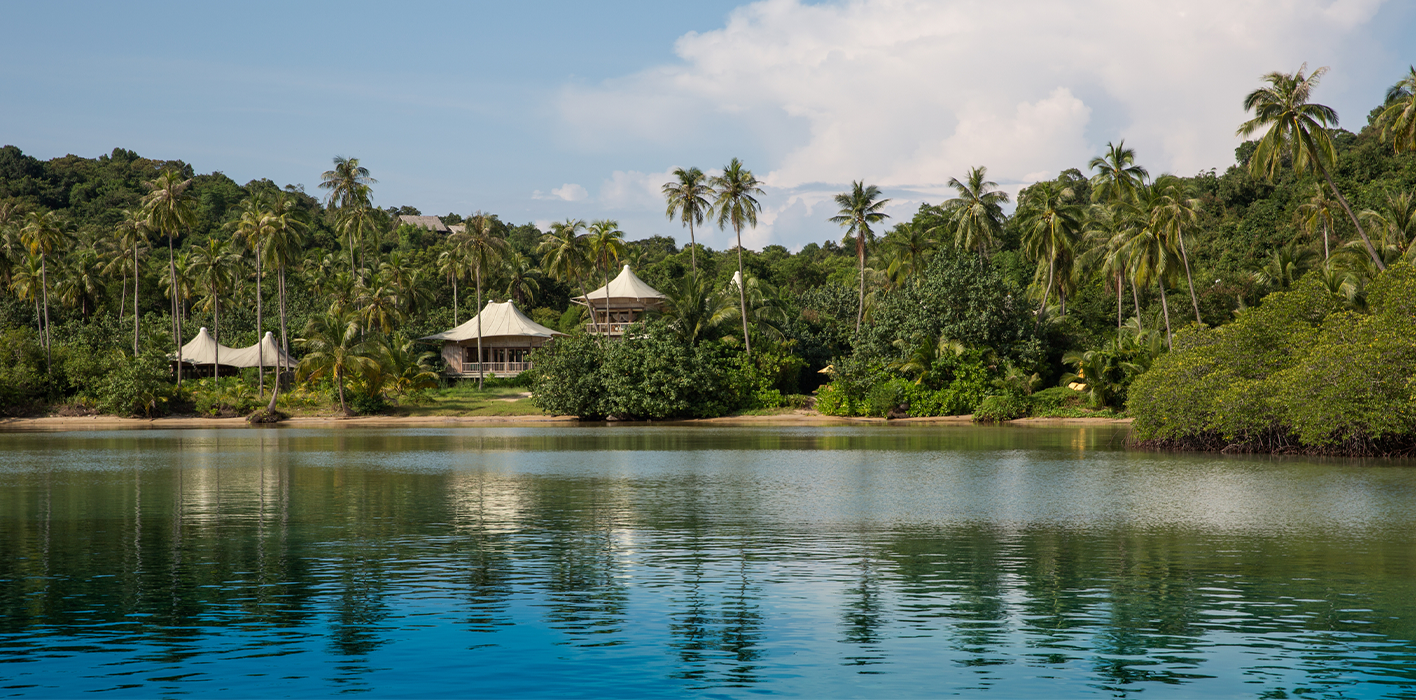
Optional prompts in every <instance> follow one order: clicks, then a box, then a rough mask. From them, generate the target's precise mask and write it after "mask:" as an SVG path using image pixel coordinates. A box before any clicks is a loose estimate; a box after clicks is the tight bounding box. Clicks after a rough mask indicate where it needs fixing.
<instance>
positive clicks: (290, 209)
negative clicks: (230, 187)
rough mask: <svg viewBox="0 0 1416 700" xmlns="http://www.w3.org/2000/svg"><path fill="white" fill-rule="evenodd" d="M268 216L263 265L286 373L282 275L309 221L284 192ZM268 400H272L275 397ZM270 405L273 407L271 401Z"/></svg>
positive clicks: (273, 202) (278, 383)
mask: <svg viewBox="0 0 1416 700" xmlns="http://www.w3.org/2000/svg"><path fill="white" fill-rule="evenodd" d="M268 216H269V221H270V232H269V234H268V240H267V242H266V246H265V251H266V258H267V260H266V261H265V262H264V263H263V264H269V265H272V266H274V267H275V279H276V291H277V292H278V296H279V297H280V349H281V352H282V353H284V355H283V356H282V358H281V359H280V363H281V367H280V372H286V371H289V370H290V369H291V368H290V367H288V366H286V365H285V360H284V359H283V357H284V356H288V355H289V354H290V344H289V341H288V339H287V333H286V317H287V315H286V308H285V274H286V270H287V269H288V268H289V267H290V263H291V262H292V261H294V260H295V259H296V257H297V256H298V255H299V254H300V248H301V244H302V242H303V237H304V231H305V228H306V227H307V226H308V224H306V222H305V221H304V218H303V215H302V213H301V210H300V208H299V205H298V203H297V202H296V201H295V199H294V198H293V197H291V196H290V195H289V194H287V193H285V192H277V193H276V194H275V198H274V199H272V200H271V202H270V209H269V210H268ZM279 387H280V380H279V377H278V376H277V378H276V388H277V389H279ZM271 400H272V401H274V397H272V399H271ZM271 407H272V409H273V408H274V404H272V406H271Z"/></svg>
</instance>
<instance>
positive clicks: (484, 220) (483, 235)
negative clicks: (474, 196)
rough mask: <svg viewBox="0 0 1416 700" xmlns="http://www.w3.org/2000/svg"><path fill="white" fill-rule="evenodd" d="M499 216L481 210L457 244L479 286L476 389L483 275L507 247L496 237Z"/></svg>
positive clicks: (479, 377) (479, 370)
mask: <svg viewBox="0 0 1416 700" xmlns="http://www.w3.org/2000/svg"><path fill="white" fill-rule="evenodd" d="M496 223H497V222H496V218H495V217H493V216H490V215H488V214H483V213H482V212H477V213H476V214H473V215H472V218H470V219H468V220H467V228H466V229H465V230H464V231H463V232H462V233H460V234H455V235H456V236H457V246H458V247H459V248H461V249H462V251H463V254H464V255H466V256H467V260H468V262H469V263H470V266H471V268H472V278H473V280H474V281H475V282H476V285H477V389H478V390H480V389H481V388H482V380H483V378H484V376H485V373H484V372H483V370H482V367H483V364H484V363H483V362H482V275H483V273H484V272H485V271H487V270H489V269H491V268H492V267H494V266H495V265H496V264H497V263H498V262H500V260H501V256H502V253H503V252H504V251H505V250H506V240H505V239H502V238H500V237H499V236H497V227H496Z"/></svg>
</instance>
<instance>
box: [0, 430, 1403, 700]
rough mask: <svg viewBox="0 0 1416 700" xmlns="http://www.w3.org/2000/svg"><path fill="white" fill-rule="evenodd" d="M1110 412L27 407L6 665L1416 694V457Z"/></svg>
mask: <svg viewBox="0 0 1416 700" xmlns="http://www.w3.org/2000/svg"><path fill="white" fill-rule="evenodd" d="M1121 439H1122V436H1121V434H1120V433H1118V432H1115V431H1114V430H1113V429H1110V428H1100V429H1099V428H1091V427H1088V428H1055V429H1054V428H994V427H977V428H976V427H962V426H960V427H952V426H948V427H941V426H859V427H855V426H852V427H829V428H820V427H817V428H726V427H723V428H719V427H701V426H695V427H691V428H686V427H668V426H635V427H603V426H598V427H563V428H544V427H542V428H455V429H427V430H409V429H400V430H369V429H360V430H338V429H332V430H294V429H279V428H273V429H250V430H212V431H195V430H192V431H115V432H85V433H4V434H0V523H2V524H3V526H0V695H19V696H32V697H33V696H38V697H78V696H83V697H130V696H136V697H153V696H159V695H160V696H176V695H194V696H200V697H211V696H242V697H249V696H253V695H260V696H269V697H279V696H312V695H329V694H335V693H344V692H367V693H371V694H375V695H396V696H434V695H446V696H457V697H464V696H487V697H507V696H539V697H576V696H592V697H601V696H637V697H677V696H683V695H694V696H706V697H743V696H750V695H759V694H777V695H795V696H830V697H849V696H868V697H900V696H930V697H933V696H940V695H948V694H961V695H969V696H980V695H981V696H989V697H999V698H1003V697H1018V696H1047V697H1077V696H1081V697H1120V696H1124V697H1142V698H1153V697H1195V696H1206V697H1264V698H1283V697H1291V698H1296V697H1308V698H1316V697H1333V698H1336V697H1344V698H1346V697H1416V556H1413V555H1416V551H1413V542H1414V541H1416V540H1414V539H1413V537H1414V536H1416V465H1412V464H1411V463H1392V462H1369V463H1360V462H1351V461H1327V462H1323V461H1302V460H1292V459H1282V460H1280V459H1249V458H1229V457H1216V456H1197V455H1155V454H1148V453H1128V452H1126V451H1124V450H1122V449H1121V447H1120V442H1121Z"/></svg>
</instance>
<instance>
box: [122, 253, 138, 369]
mask: <svg viewBox="0 0 1416 700" xmlns="http://www.w3.org/2000/svg"><path fill="white" fill-rule="evenodd" d="M118 289H119V294H118V322H119V323H122V322H123V316H124V315H125V314H126V313H127V310H128V266H127V265H124V266H123V282H122V284H121V285H120V286H119V287H118ZM134 354H136V351H134Z"/></svg>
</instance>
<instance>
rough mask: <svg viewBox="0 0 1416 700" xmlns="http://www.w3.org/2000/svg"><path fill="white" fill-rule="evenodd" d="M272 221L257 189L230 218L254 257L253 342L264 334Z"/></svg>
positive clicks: (260, 379) (261, 379)
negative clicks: (254, 332)
mask: <svg viewBox="0 0 1416 700" xmlns="http://www.w3.org/2000/svg"><path fill="white" fill-rule="evenodd" d="M275 224H276V222H275V220H274V217H273V216H272V214H271V211H270V208H269V205H268V204H267V203H266V199H265V197H264V196H262V194H261V192H260V191H256V192H254V193H252V194H251V196H249V197H247V198H246V200H245V201H244V202H242V204H241V214H240V217H239V218H237V219H236V221H234V222H232V227H233V228H234V229H235V230H236V235H237V236H239V237H240V238H241V239H242V240H244V241H245V242H246V247H248V248H250V250H251V253H252V254H253V255H254V257H255V261H256V342H258V343H259V342H260V339H261V338H262V337H264V334H265V323H264V316H263V312H264V307H263V305H262V304H263V301H262V287H264V286H265V258H266V246H267V245H268V244H269V242H270V238H271V236H272V235H273V234H274V229H275ZM258 354H259V355H260V356H259V357H257V358H256V364H257V367H258V369H257V373H256V377H257V379H256V382H257V384H256V386H257V387H258V390H257V396H259V397H261V398H264V397H265V355H264V354H263V353H258Z"/></svg>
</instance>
